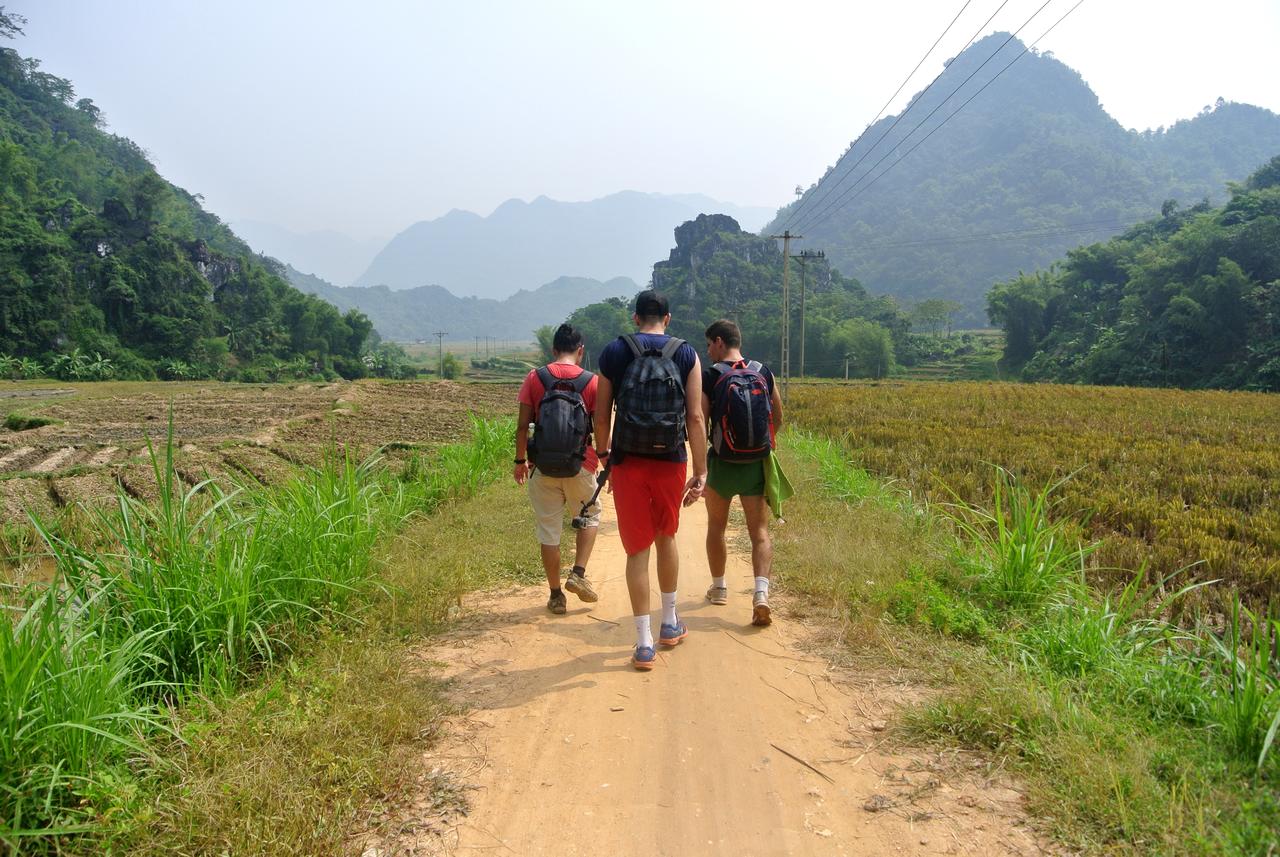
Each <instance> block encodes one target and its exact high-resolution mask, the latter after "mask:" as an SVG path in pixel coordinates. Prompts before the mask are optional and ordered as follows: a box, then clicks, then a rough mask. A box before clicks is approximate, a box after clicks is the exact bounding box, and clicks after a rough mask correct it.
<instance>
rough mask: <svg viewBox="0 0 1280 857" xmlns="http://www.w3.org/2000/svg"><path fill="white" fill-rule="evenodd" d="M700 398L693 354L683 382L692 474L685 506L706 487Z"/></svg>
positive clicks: (697, 367) (704, 427)
mask: <svg viewBox="0 0 1280 857" xmlns="http://www.w3.org/2000/svg"><path fill="white" fill-rule="evenodd" d="M702 399H703V395H702V361H700V360H699V359H698V357H697V355H694V358H693V369H692V371H690V372H689V377H687V378H685V382H684V419H685V428H686V429H687V430H688V431H687V433H688V435H689V452H690V456H691V457H692V459H693V476H692V477H690V479H689V483H688V485H686V486H685V497H684V504H685V505H686V506H688V505H689V504H691V503H694V502H696V501H697V500H698V498H700V497H701V496H702V492H703V490H705V489H706V487H707V424H706V421H705V419H704V417H703V410H702Z"/></svg>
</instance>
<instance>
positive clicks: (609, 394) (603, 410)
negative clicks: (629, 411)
mask: <svg viewBox="0 0 1280 857" xmlns="http://www.w3.org/2000/svg"><path fill="white" fill-rule="evenodd" d="M596 377H598V378H599V379H600V380H599V381H597V382H596V412H595V418H594V420H593V423H594V424H595V438H594V442H595V445H596V449H597V450H601V451H603V450H607V449H608V448H609V445H610V444H611V443H612V438H611V434H610V433H611V432H612V431H613V382H612V381H610V380H609V379H608V378H606V377H605V376H604V375H597V376H596Z"/></svg>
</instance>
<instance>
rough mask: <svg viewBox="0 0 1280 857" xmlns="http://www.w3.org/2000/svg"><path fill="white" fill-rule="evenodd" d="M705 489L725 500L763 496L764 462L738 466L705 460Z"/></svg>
mask: <svg viewBox="0 0 1280 857" xmlns="http://www.w3.org/2000/svg"><path fill="white" fill-rule="evenodd" d="M707 487H708V488H711V489H713V490H714V491H715V492H716V493H717V494H719V495H720V496H721V497H724V498H725V499H726V500H728V499H732V498H733V497H734V496H735V495H736V496H741V497H763V496H764V462H763V461H748V462H746V463H743V464H738V463H735V462H730V461H721V460H720V459H718V458H708V459H707Z"/></svg>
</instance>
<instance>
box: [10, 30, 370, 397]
mask: <svg viewBox="0 0 1280 857" xmlns="http://www.w3.org/2000/svg"><path fill="white" fill-rule="evenodd" d="M0 15H3V12H0ZM3 23H4V24H5V25H6V26H4V27H0V34H4V35H9V36H13V35H17V34H18V33H20V30H17V29H16V26H15V25H16V24H19V23H21V22H20V21H19V20H17V19H15V17H14V16H5V17H4V19H3ZM105 127H106V123H105V119H104V117H103V114H102V113H101V111H100V110H99V109H98V107H97V106H96V105H95V104H94V103H93V102H92V100H90V99H88V98H79V99H77V97H76V93H75V90H74V88H73V86H72V84H71V82H70V81H67V80H63V79H62V78H59V77H56V76H54V75H52V74H49V73H47V72H45V71H42V70H41V68H40V62H39V61H38V60H35V59H30V58H26V57H23V56H21V55H19V54H18V53H17V51H15V50H13V49H11V48H0V359H3V360H4V365H3V371H4V372H5V373H6V374H9V375H18V376H22V375H31V374H34V373H38V372H47V373H49V374H55V375H58V376H60V377H65V378H104V377H123V378H154V377H157V376H159V377H168V378H184V377H219V378H245V379H254V380H258V379H266V378H268V377H280V376H281V375H282V374H292V375H302V376H305V375H319V374H332V373H334V372H336V373H338V374H343V375H359V374H362V372H363V364H362V363H361V362H360V354H361V350H362V348H363V346H364V344H365V340H366V339H367V338H368V336H369V334H370V332H371V330H372V326H371V324H370V323H369V321H368V319H366V318H365V317H364V316H363V315H362V314H361V313H359V312H347V313H346V314H342V313H339V311H338V310H337V309H335V308H334V307H333V306H331V305H329V304H327V303H324V302H323V301H321V300H317V299H316V298H314V297H311V296H309V295H304V294H302V293H301V292H299V291H297V290H296V289H294V288H292V287H291V286H290V285H289V284H288V283H286V282H285V281H284V280H283V279H282V278H281V277H280V276H279V273H278V272H277V271H276V269H275V267H274V266H272V265H271V264H269V263H267V262H266V261H265V260H263V259H261V258H259V257H256V256H255V255H254V254H253V252H252V251H251V250H250V249H249V247H248V246H247V245H246V244H245V243H244V242H242V241H241V240H240V239H239V238H237V237H236V236H235V235H234V234H233V233H232V232H231V230H230V229H228V228H227V227H226V225H225V224H223V223H222V222H221V221H220V220H219V219H218V218H217V217H216V216H214V215H213V214H211V213H209V212H207V211H205V210H204V208H203V207H202V205H201V200H200V198H199V197H198V196H193V195H192V194H190V193H188V192H187V191H185V190H183V189H182V188H179V187H175V186H174V185H172V184H170V183H169V182H167V181H165V180H164V179H163V178H162V177H161V176H160V175H158V174H157V173H156V171H155V169H154V167H153V166H152V165H151V163H150V162H149V161H148V159H147V156H146V153H145V152H144V151H143V150H142V149H141V148H140V147H139V146H138V145H137V144H135V143H134V142H132V141H131V140H127V139H125V138H123V137H120V136H117V135H115V134H111V133H109V132H108V131H106V130H105Z"/></svg>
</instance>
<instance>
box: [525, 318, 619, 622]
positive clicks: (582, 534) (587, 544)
mask: <svg viewBox="0 0 1280 857" xmlns="http://www.w3.org/2000/svg"><path fill="white" fill-rule="evenodd" d="M583 353H584V349H583V342H582V333H581V332H580V331H579V330H577V329H576V328H574V327H571V326H570V325H567V324H562V325H560V327H559V328H558V329H557V330H556V332H555V337H554V339H553V341H552V355H553V358H554V359H553V360H552V362H551V363H548V364H547V365H546V366H545V367H544V369H545V372H547V373H550V376H551V377H552V378H555V379H557V380H564V381H577V380H578V379H579V376H581V375H582V374H583V372H584V371H585V370H584V369H583V368H582V365H581V364H582V355H583ZM539 371H540V370H538V369H534V370H533V371H531V372H530V373H529V374H528V375H527V376H526V377H525V379H524V383H523V384H522V385H521V386H520V393H519V395H518V396H517V400H518V401H519V403H520V415H519V419H518V420H517V421H516V459H515V470H514V471H513V474H512V475H513V476H514V478H515V480H516V484H517V485H525V484H526V483H527V484H528V486H529V500H530V502H531V503H532V504H533V514H534V519H535V521H536V530H537V536H538V542H539V544H541V546H542V568H543V570H544V571H545V572H546V574H547V585H548V586H549V587H550V588H551V597H550V598H549V599H548V600H547V609H548V610H550V611H551V612H552V613H556V614H561V613H564V612H565V610H566V609H567V607H566V603H565V596H564V592H563V590H561V588H560V583H561V581H560V568H561V565H560V562H561V561H560V534H561V533H562V532H563V531H564V510H565V508H566V507H568V508H569V509H570V510H571V514H575V515H576V514H577V513H578V511H579V510H580V509H581V508H582V505H583V504H584V503H586V502H587V501H588V500H590V499H591V497H592V495H593V494H594V493H595V490H596V469H597V468H598V467H599V464H600V462H599V459H598V458H597V456H596V453H595V450H594V449H593V448H592V445H591V442H590V440H591V438H590V434H589V433H590V431H591V422H592V415H593V414H594V412H595V407H596V386H597V383H598V382H597V379H596V377H595V376H594V375H592V374H591V373H590V372H587V373H586V374H587V375H588V376H590V380H589V381H588V382H587V383H586V384H585V386H583V385H576V386H581V393H580V394H581V397H582V403H583V405H584V406H585V407H586V426H587V428H586V430H587V432H588V435H587V437H586V438H585V441H586V445H585V450H584V453H585V455H584V459H583V462H582V469H581V470H580V471H578V473H577V474H576V475H574V476H564V477H556V476H548V475H546V474H545V473H542V472H541V471H539V470H538V469H537V468H536V465H534V464H532V463H530V462H529V460H528V453H529V426H530V425H531V424H533V423H535V422H537V420H538V409H539V405H540V404H541V402H542V400H543V396H544V395H545V394H546V385H545V384H543V381H542V379H541V378H539V377H538V376H539ZM565 386H566V387H567V386H571V385H565ZM599 527H600V503H599V501H595V502H592V503H591V504H590V505H589V506H588V507H587V520H586V526H585V527H583V528H582V529H580V530H578V531H577V537H576V546H575V551H574V559H575V565H574V566H573V568H572V569H571V570H570V572H569V573H568V575H567V576H566V577H565V580H564V589H567V590H569V591H570V592H572V593H573V594H574V595H577V596H578V598H580V599H581V600H583V601H586V602H594V601H598V600H599V596H598V595H596V592H595V590H594V589H592V587H591V583H590V582H589V581H588V580H587V561H588V560H589V559H590V558H591V549H592V547H594V546H595V543H596V533H597V532H598V531H599Z"/></svg>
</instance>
